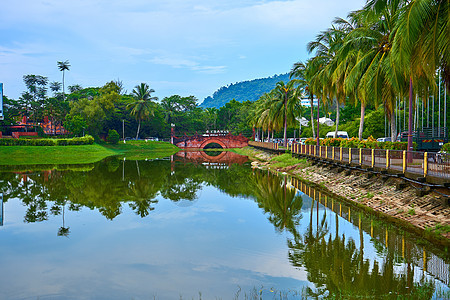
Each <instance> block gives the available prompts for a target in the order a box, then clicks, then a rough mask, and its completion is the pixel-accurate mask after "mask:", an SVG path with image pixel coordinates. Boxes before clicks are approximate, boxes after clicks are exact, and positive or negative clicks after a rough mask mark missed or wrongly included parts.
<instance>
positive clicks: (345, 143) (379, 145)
mask: <svg viewBox="0 0 450 300" xmlns="http://www.w3.org/2000/svg"><path fill="white" fill-rule="evenodd" d="M305 144H306V145H316V144H317V139H312V138H309V139H307V140H306V141H305ZM320 145H321V146H328V147H344V148H368V149H386V150H406V149H407V148H408V143H407V142H377V141H376V140H375V139H374V138H373V137H371V136H370V137H369V138H368V139H367V140H363V141H360V140H359V139H358V138H355V137H352V138H350V139H342V138H328V139H322V140H320ZM413 148H414V149H416V148H417V144H416V143H415V142H414V143H413Z"/></svg>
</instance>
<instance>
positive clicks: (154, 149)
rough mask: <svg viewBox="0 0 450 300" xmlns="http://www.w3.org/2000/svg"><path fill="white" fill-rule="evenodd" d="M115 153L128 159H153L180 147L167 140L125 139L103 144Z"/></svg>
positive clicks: (169, 153)
mask: <svg viewBox="0 0 450 300" xmlns="http://www.w3.org/2000/svg"><path fill="white" fill-rule="evenodd" d="M104 146H105V148H107V149H109V150H112V151H114V152H115V153H116V155H121V156H125V157H126V158H128V159H146V158H147V159H153V158H159V157H167V156H170V155H172V154H175V153H177V152H178V151H179V150H180V149H179V148H178V147H177V146H174V145H172V144H171V143H167V142H150V141H149V142H145V141H127V142H126V143H125V144H124V143H123V142H119V143H118V144H117V145H109V144H106V145H104Z"/></svg>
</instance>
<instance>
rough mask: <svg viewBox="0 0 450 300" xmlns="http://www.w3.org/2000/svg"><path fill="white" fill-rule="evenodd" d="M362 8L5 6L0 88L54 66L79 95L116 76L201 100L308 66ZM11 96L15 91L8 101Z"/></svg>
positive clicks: (242, 2)
mask: <svg viewBox="0 0 450 300" xmlns="http://www.w3.org/2000/svg"><path fill="white" fill-rule="evenodd" d="M364 3H365V1H364V0H349V1H345V2H342V1H334V0H316V1H310V0H291V1H267V0H228V1H220V0H166V1H157V0H128V1H121V0H78V1H60V0H15V1H6V3H3V4H2V8H1V10H0V19H1V20H2V22H0V36H2V39H1V41H2V42H1V45H2V46H1V47H2V48H0V64H1V66H2V68H0V80H4V81H6V80H8V81H11V80H14V79H12V78H16V80H17V78H18V80H20V81H21V78H22V76H23V75H24V74H31V73H34V74H40V75H44V76H49V77H56V76H59V73H58V71H57V69H56V68H55V63H56V61H58V60H66V59H67V60H69V61H70V62H71V64H72V69H73V70H71V72H70V74H68V76H69V77H68V78H67V79H68V80H69V81H70V76H74V77H73V78H76V79H77V80H78V82H76V83H81V84H82V85H83V86H90V85H94V84H97V83H98V82H100V83H101V82H103V83H104V82H107V81H109V80H111V79H114V78H117V77H120V78H121V79H123V80H124V81H125V82H128V81H130V82H133V81H136V80H139V82H141V80H144V79H145V80H151V81H153V82H157V81H160V82H163V81H167V82H181V81H183V80H184V81H185V82H186V83H187V84H185V87H184V88H181V87H180V86H181V85H179V84H178V85H174V88H175V87H180V89H183V90H173V91H170V88H168V89H167V90H165V93H180V94H192V93H193V92H194V91H195V92H196V93H197V92H198V93H199V94H196V96H197V97H199V98H200V99H202V98H203V97H206V96H208V94H207V93H209V92H210V91H214V90H216V89H217V88H219V87H220V86H221V85H222V84H226V83H230V82H236V81H240V80H248V79H253V78H258V77H264V76H270V75H273V74H275V73H277V74H279V73H283V72H287V71H289V69H290V67H291V66H292V64H293V63H294V62H295V61H298V60H300V59H302V60H304V59H305V58H306V50H305V48H306V43H307V42H309V41H310V39H312V38H314V36H315V35H316V34H317V33H318V32H319V31H320V30H324V29H326V28H327V27H328V26H329V25H330V22H331V21H332V20H333V19H334V18H335V17H336V16H342V17H345V16H346V14H347V13H348V12H350V10H354V9H359V8H361V7H362V6H363V4H364ZM38 56H39V57H38ZM211 75H214V76H211ZM111 76H113V78H111ZM4 78H7V79H4ZM147 78H148V79H147ZM94 81H95V82H94ZM7 83H8V85H7V86H8V87H13V86H19V84H17V83H12V82H7ZM135 84H136V83H134V84H133V85H132V86H134V85H135ZM20 85H22V83H21V82H20ZM10 91H11V90H10ZM19 94H20V90H16V91H14V92H13V93H11V94H10V95H9V96H12V97H18V95H19ZM163 96H169V95H163Z"/></svg>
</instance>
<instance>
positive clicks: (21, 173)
mask: <svg viewBox="0 0 450 300" xmlns="http://www.w3.org/2000/svg"><path fill="white" fill-rule="evenodd" d="M65 168H66V170H64V169H61V167H60V168H59V169H58V170H56V169H52V168H50V167H49V168H46V167H39V168H36V169H33V170H29V169H27V168H25V167H14V169H15V170H7V169H6V167H2V166H0V170H2V172H0V192H2V193H3V202H2V214H1V216H2V219H1V224H2V226H1V227H0V240H1V243H0V266H1V268H2V275H3V276H2V279H1V280H0V299H180V298H181V299H300V298H315V297H319V298H326V297H334V296H337V297H342V298H351V297H359V298H375V299H378V298H394V299H396V298H397V296H398V295H401V296H402V297H403V298H406V299H407V298H411V297H414V298H423V299H433V298H445V297H448V296H449V287H448V284H449V257H448V254H447V253H446V252H444V251H443V250H442V249H439V248H436V247H433V246H432V245H428V244H426V243H421V244H418V243H417V242H416V241H415V240H414V239H413V237H411V236H410V235H408V234H403V233H402V232H401V230H399V229H398V228H396V227H394V226H392V225H389V224H383V223H382V222H380V221H378V220H376V219H374V218H372V217H370V216H366V215H364V214H363V213H361V212H358V211H356V210H354V209H353V208H350V207H347V206H345V205H344V204H342V203H339V202H337V201H336V200H333V199H330V198H328V197H327V196H324V195H322V194H320V193H319V192H318V191H317V192H316V191H314V190H313V189H311V188H310V187H308V186H306V185H304V184H302V183H300V182H298V181H296V180H292V179H290V178H288V177H283V176H276V175H273V174H270V173H268V172H267V171H261V170H252V169H251V167H250V164H249V163H248V162H247V158H246V157H243V156H237V155H235V154H232V153H229V152H223V153H220V154H218V153H209V155H208V154H207V153H206V154H205V153H195V152H179V153H178V154H177V155H175V156H173V157H171V158H167V159H160V160H152V161H145V160H140V161H129V160H123V159H121V158H110V159H107V160H105V161H103V162H100V163H96V164H93V165H83V166H66V167H65Z"/></svg>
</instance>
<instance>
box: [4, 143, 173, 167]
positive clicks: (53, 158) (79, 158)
mask: <svg viewBox="0 0 450 300" xmlns="http://www.w3.org/2000/svg"><path fill="white" fill-rule="evenodd" d="M177 151H178V148H177V147H176V146H174V145H172V144H170V143H165V142H147V143H146V142H145V141H132V142H127V143H126V144H123V143H121V144H118V145H98V144H94V145H79V146H2V147H0V165H41V164H89V163H94V162H96V161H99V160H102V159H104V158H106V157H108V156H113V155H122V156H125V157H127V158H130V159H144V158H148V159H152V158H157V157H164V156H168V155H171V154H173V153H176V152H177Z"/></svg>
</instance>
